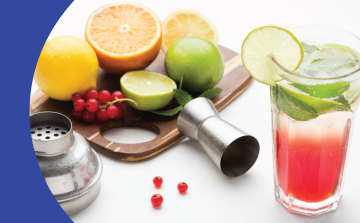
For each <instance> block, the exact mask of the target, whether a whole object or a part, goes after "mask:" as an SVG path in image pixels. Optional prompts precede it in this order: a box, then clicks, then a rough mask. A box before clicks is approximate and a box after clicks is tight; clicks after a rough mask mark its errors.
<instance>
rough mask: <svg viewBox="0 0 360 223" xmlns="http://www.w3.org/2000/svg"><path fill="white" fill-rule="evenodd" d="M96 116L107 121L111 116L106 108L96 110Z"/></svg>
mask: <svg viewBox="0 0 360 223" xmlns="http://www.w3.org/2000/svg"><path fill="white" fill-rule="evenodd" d="M96 118H97V119H98V120H99V121H102V122H105V121H106V120H108V119H109V117H108V116H107V114H106V109H105V108H100V109H99V110H97V111H96Z"/></svg>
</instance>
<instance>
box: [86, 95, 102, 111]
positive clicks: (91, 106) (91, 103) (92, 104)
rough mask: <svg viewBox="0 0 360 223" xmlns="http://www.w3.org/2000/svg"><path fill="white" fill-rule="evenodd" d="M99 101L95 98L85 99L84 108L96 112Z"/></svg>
mask: <svg viewBox="0 0 360 223" xmlns="http://www.w3.org/2000/svg"><path fill="white" fill-rule="evenodd" d="M98 107H99V103H98V101H97V100H96V99H93V98H90V99H89V100H87V101H86V110H88V111H89V112H96V111H97V110H98Z"/></svg>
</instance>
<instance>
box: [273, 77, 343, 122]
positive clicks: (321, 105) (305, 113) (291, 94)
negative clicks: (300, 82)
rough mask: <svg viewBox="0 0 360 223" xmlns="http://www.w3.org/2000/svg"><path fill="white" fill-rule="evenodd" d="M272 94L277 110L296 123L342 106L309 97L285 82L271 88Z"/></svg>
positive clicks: (334, 102)
mask: <svg viewBox="0 0 360 223" xmlns="http://www.w3.org/2000/svg"><path fill="white" fill-rule="evenodd" d="M272 94H273V97H274V96H275V101H276V103H277V105H278V106H279V108H280V109H281V110H283V111H284V112H285V113H286V114H287V115H289V116H290V117H291V118H293V119H295V120H298V121H307V120H310V119H313V118H316V117H317V116H319V115H320V114H324V113H326V112H329V111H331V110H334V109H335V108H337V107H340V106H343V105H342V104H341V103H338V102H336V101H331V100H325V99H319V98H315V97H312V96H309V95H308V94H307V93H305V92H302V91H301V90H299V89H298V88H296V87H294V86H292V85H290V84H289V83H287V82H280V83H277V84H276V87H272Z"/></svg>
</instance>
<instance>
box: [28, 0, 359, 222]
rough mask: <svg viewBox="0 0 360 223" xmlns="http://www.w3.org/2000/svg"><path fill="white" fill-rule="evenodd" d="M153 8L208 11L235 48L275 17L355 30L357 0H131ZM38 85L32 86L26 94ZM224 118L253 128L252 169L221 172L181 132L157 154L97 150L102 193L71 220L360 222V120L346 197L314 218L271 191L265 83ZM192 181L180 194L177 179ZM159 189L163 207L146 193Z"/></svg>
mask: <svg viewBox="0 0 360 223" xmlns="http://www.w3.org/2000/svg"><path fill="white" fill-rule="evenodd" d="M111 2H113V1H111V0H76V1H75V2H73V4H72V5H71V6H70V7H69V8H68V9H67V10H66V11H65V12H64V14H63V15H62V17H61V18H60V19H59V21H58V22H57V24H56V25H55V27H54V29H53V30H52V32H51V33H50V35H49V38H48V39H49V40H50V39H52V38H54V37H56V36H60V35H71V36H76V37H79V38H82V39H83V38H84V29H85V24H86V21H87V19H88V16H89V15H90V14H91V13H92V12H93V11H94V10H96V9H97V8H99V7H100V6H102V5H105V4H107V3H111ZM136 2H138V3H141V4H144V5H146V6H148V7H149V8H151V9H152V10H153V11H154V12H155V13H156V14H157V15H158V17H159V18H160V20H163V19H164V18H165V17H166V16H167V15H169V14H170V13H172V12H173V11H175V10H177V9H182V8H189V9H195V10H197V11H200V12H201V13H203V14H204V15H206V16H207V17H208V18H209V19H210V20H211V21H212V22H213V23H214V24H215V26H216V28H217V30H218V32H219V36H220V38H219V44H221V45H223V46H225V47H228V48H230V49H232V50H234V51H236V52H239V53H240V50H241V44H242V41H243V40H244V38H245V36H246V35H247V33H248V32H249V31H250V30H251V29H253V28H254V27H256V26H260V25H263V24H278V25H281V26H283V27H286V28H291V27H295V26H300V25H311V24H319V25H330V26H336V27H340V28H343V29H345V30H348V31H350V32H352V33H354V34H355V35H357V36H360V20H359V19H360V16H359V8H360V2H359V1H358V0H352V1H350V0H342V1H336V0H326V1H316V0H303V1H285V0H284V1H281V0H273V1H269V0H261V1H260V0H257V1H256V0H249V1H236V0H233V1H227V0H222V1H199V0H181V1H169V0H161V1H160V0H147V1H145V0H136ZM37 89H38V87H37V86H36V84H35V83H33V85H32V90H31V94H33V93H34V92H35V91H36V90H37ZM220 114H221V117H222V118H223V119H225V120H226V121H228V122H230V123H232V124H233V125H235V126H238V127H240V128H241V129H243V130H245V131H247V132H248V133H250V134H252V135H254V136H255V137H256V138H257V139H258V140H259V142H260V155H259V158H258V160H257V162H256V164H255V165H254V166H253V168H251V169H250V171H249V172H247V173H246V174H244V175H242V176H240V177H237V178H228V177H225V176H224V175H223V174H222V173H221V172H220V171H219V170H218V169H217V167H216V166H215V165H214V163H213V162H212V160H211V159H210V158H209V157H208V156H207V154H206V153H205V152H204V151H203V149H202V148H201V146H200V145H199V144H198V143H197V142H195V141H192V140H189V139H184V140H182V141H180V142H179V143H177V144H175V145H174V146H172V147H170V148H168V149H166V150H165V151H164V152H162V153H160V154H158V155H157V156H155V157H153V158H151V159H148V160H145V161H140V162H122V161H117V160H114V159H111V158H108V157H106V156H104V155H102V154H101V155H100V156H101V159H102V161H103V165H104V171H103V175H102V182H101V186H102V188H101V192H100V195H99V197H98V198H97V200H96V201H95V202H94V203H93V204H92V205H91V206H90V207H89V208H87V209H86V210H84V211H82V212H81V213H78V214H76V215H74V216H72V217H71V219H72V220H73V221H74V222H76V223H92V222H106V223H112V222H182V223H184V222H277V223H278V222H327V223H331V222H360V211H359V206H360V179H359V172H358V170H359V168H360V162H359V161H358V160H359V157H360V138H359V133H360V119H358V121H357V122H356V123H353V124H354V125H355V131H354V132H353V140H352V142H351V149H350V155H349V156H348V160H347V162H348V165H347V170H346V180H345V187H344V190H343V197H342V199H341V201H340V205H339V208H338V210H336V211H335V212H331V213H327V214H324V215H321V216H318V217H315V218H311V217H306V216H301V215H296V214H290V213H288V212H287V211H286V210H285V209H284V208H283V207H282V206H281V205H280V204H279V203H278V202H277V201H276V200H275V197H274V193H273V187H274V186H273V172H272V171H273V162H272V138H271V125H270V100H269V87H268V86H265V85H263V84H260V83H258V82H256V81H254V82H253V84H252V85H251V86H250V87H249V88H248V89H247V90H246V91H245V92H244V93H243V94H242V95H240V96H239V97H238V98H237V99H235V100H234V101H233V102H232V103H231V104H229V105H228V106H227V107H226V108H224V109H223V110H222V111H221V112H220ZM106 137H108V139H114V138H115V139H117V140H118V141H119V142H136V141H146V140H151V139H152V138H154V137H155V134H154V133H151V132H148V131H137V130H130V131H127V130H119V129H118V130H112V131H111V132H109V133H107V134H106ZM157 175H159V176H161V177H162V178H163V179H164V183H163V186H162V187H161V189H156V188H155V187H154V186H153V183H152V179H153V178H154V177H155V176H157ZM181 181H185V182H187V183H188V185H189V190H188V193H187V194H186V195H180V194H179V193H178V191H177V188H176V187H177V184H178V183H179V182H181ZM155 193H160V194H162V195H163V197H164V203H163V205H162V207H161V208H160V209H154V208H153V207H152V206H151V203H150V198H151V196H152V195H153V194H155Z"/></svg>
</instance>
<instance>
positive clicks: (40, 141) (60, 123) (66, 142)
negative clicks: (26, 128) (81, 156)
mask: <svg viewBox="0 0 360 223" xmlns="http://www.w3.org/2000/svg"><path fill="white" fill-rule="evenodd" d="M30 129H31V137H32V139H33V144H34V150H35V154H36V155H37V156H53V155H57V154H60V153H62V152H64V151H66V150H67V149H69V148H70V147H71V145H72V143H73V141H74V139H73V134H72V125H71V121H70V119H68V118H67V117H66V116H65V115H62V114H60V113H56V112H39V113H36V114H34V115H32V116H30Z"/></svg>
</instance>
